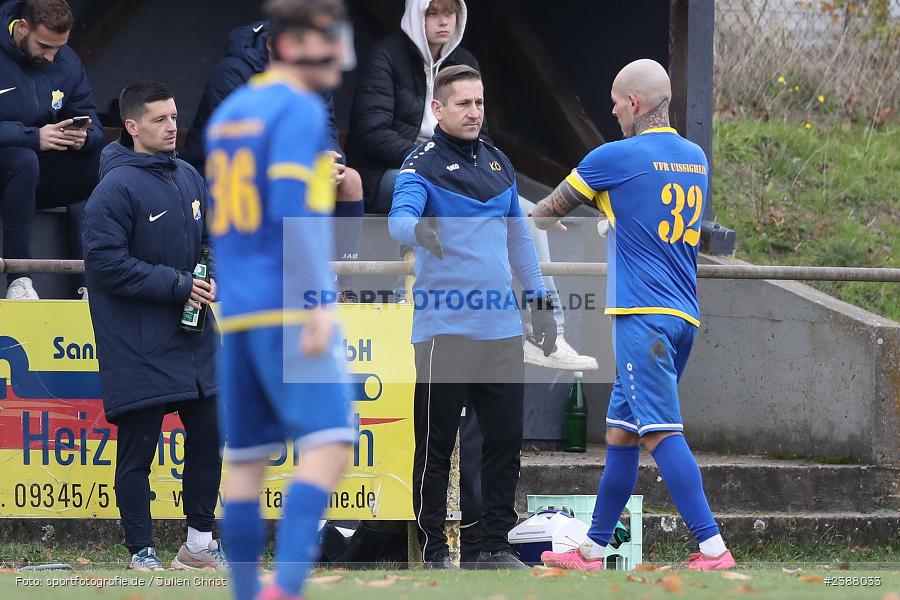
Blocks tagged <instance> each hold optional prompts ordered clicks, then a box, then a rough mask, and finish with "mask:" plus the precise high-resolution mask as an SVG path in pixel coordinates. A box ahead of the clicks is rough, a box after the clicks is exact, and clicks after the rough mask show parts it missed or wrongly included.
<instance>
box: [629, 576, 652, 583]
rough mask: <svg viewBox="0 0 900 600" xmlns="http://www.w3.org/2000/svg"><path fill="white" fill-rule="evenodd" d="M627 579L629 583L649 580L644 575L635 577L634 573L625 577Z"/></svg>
mask: <svg viewBox="0 0 900 600" xmlns="http://www.w3.org/2000/svg"><path fill="white" fill-rule="evenodd" d="M625 581H627V582H628V583H647V580H646V579H644V578H643V577H635V576H634V575H629V576H628V577H626V578H625Z"/></svg>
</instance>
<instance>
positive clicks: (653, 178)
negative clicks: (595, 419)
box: [532, 59, 735, 570]
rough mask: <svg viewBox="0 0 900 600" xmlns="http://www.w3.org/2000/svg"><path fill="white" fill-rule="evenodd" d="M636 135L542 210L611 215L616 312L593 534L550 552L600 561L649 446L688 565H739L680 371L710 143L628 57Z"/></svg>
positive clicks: (620, 83)
mask: <svg viewBox="0 0 900 600" xmlns="http://www.w3.org/2000/svg"><path fill="white" fill-rule="evenodd" d="M611 96H612V101H613V104H614V106H613V111H612V113H613V116H615V117H616V119H618V121H619V125H620V126H621V128H622V133H623V135H624V136H625V138H626V139H624V140H621V141H617V142H612V143H608V144H604V145H602V146H600V147H599V148H596V149H594V150H592V151H591V152H590V153H588V155H587V156H585V157H584V159H583V160H582V161H581V163H580V164H579V165H578V166H577V167H576V168H575V169H574V170H573V171H572V173H571V174H570V175H569V176H568V177H566V179H565V180H564V181H563V182H562V183H560V184H559V186H558V187H557V188H556V189H555V190H554V191H553V192H552V193H551V194H550V195H549V196H548V197H546V198H545V199H543V200H542V201H541V202H540V203H539V204H538V206H537V207H536V208H535V209H534V211H532V216H533V217H534V218H535V221H536V224H537V226H538V227H541V228H545V229H546V228H548V227H551V226H553V225H554V224H555V223H556V222H557V221H558V220H559V219H560V218H561V217H563V216H565V215H567V214H568V213H569V212H571V211H572V210H573V209H575V208H576V207H578V206H580V205H582V204H587V205H591V206H594V207H595V208H598V209H600V210H601V211H603V212H604V213H606V215H607V217H609V225H610V227H609V235H608V237H607V257H608V262H609V275H608V278H607V289H606V314H608V315H612V321H613V348H614V352H615V361H616V370H617V375H616V380H615V383H614V384H613V391H612V396H611V398H610V402H609V410H608V412H607V415H606V444H607V455H606V465H605V468H604V469H603V476H602V477H601V479H600V485H599V489H598V490H597V501H596V504H595V506H594V515H593V520H592V523H591V528H590V530H589V531H588V534H587V539H585V540H584V543H582V544H581V545H580V546H579V547H578V548H576V549H574V550H571V551H569V552H562V553H555V552H545V553H544V554H543V555H542V556H541V559H542V560H543V562H544V564H545V565H548V566H557V567H562V568H569V569H601V568H603V555H604V553H605V551H606V549H607V545H608V544H609V543H610V541H611V540H612V536H613V530H614V528H615V525H616V521H617V520H618V518H619V515H620V514H621V513H622V510H623V509H624V508H625V504H626V502H627V501H628V498H629V497H630V496H631V493H632V491H634V486H635V483H636V482H637V475H638V459H639V457H640V447H641V445H642V444H643V446H644V447H645V448H646V449H647V450H648V451H649V452H650V454H652V455H653V458H654V460H655V461H656V464H657V465H658V466H659V472H660V475H662V479H663V481H664V482H665V485H666V487H667V488H668V490H669V493H670V494H671V496H672V500H673V501H674V503H675V507H676V508H677V509H678V511H679V512H680V513H681V516H682V518H684V521H685V523H687V525H688V527H689V528H690V530H691V533H692V534H693V536H694V538H695V539H696V540H697V542H698V543H699V544H700V552H697V553H695V554H692V555H691V556H690V558H689V559H688V565H687V566H688V568H690V569H700V570H709V569H728V568H731V567H734V566H735V561H734V558H732V556H731V552H729V551H728V549H727V548H726V547H725V542H724V541H723V540H722V536H721V535H720V533H719V528H718V526H717V525H716V521H715V519H714V518H713V515H712V512H711V511H710V508H709V503H708V502H707V500H706V494H705V493H704V491H703V482H702V479H701V476H700V469H699V468H698V467H697V462H696V460H695V459H694V456H693V454H692V453H691V450H690V448H689V447H688V445H687V441H686V440H685V438H684V425H683V423H682V420H681V410H680V407H679V399H678V381H679V379H680V378H681V374H682V373H683V372H684V368H685V365H686V364H687V360H688V355H689V354H690V351H691V345H692V344H693V341H694V334H695V332H696V331H697V328H698V327H699V325H700V305H699V302H698V300H697V247H698V244H699V242H700V222H701V220H702V216H703V200H704V198H705V197H706V192H707V185H708V165H707V160H706V156H705V155H704V154H703V150H702V149H701V148H700V147H699V146H697V145H696V144H694V143H692V142H690V141H688V140H686V139H684V138H683V137H681V136H680V135H678V132H677V131H675V129H673V128H672V127H671V126H670V125H669V101H670V100H671V97H672V88H671V84H670V82H669V76H668V74H667V73H666V71H665V69H664V68H663V67H662V65H660V64H659V63H657V62H655V61H653V60H648V59H643V60H637V61H634V62H632V63H629V64H628V65H626V66H625V67H624V68H623V69H622V70H621V71H620V72H619V74H618V75H617V76H616V79H615V81H614V82H613V86H612V94H611Z"/></svg>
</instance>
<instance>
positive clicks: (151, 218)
mask: <svg viewBox="0 0 900 600" xmlns="http://www.w3.org/2000/svg"><path fill="white" fill-rule="evenodd" d="M167 212H169V211H168V209H167V210H164V211H162V212H161V213H159V214H158V215H150V222H151V223H152V222H153V221H155V220H157V219H158V218H160V217H161V216H163V215H164V214H166V213H167Z"/></svg>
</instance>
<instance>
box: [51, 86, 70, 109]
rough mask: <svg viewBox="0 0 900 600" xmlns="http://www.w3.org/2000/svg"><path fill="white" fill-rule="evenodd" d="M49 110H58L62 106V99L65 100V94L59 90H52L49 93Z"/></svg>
mask: <svg viewBox="0 0 900 600" xmlns="http://www.w3.org/2000/svg"><path fill="white" fill-rule="evenodd" d="M50 96H51V97H50V108H52V109H53V110H59V109H61V108H62V105H63V98H65V96H66V95H65V94H64V93H63V92H61V91H59V90H53V91H52V92H50Z"/></svg>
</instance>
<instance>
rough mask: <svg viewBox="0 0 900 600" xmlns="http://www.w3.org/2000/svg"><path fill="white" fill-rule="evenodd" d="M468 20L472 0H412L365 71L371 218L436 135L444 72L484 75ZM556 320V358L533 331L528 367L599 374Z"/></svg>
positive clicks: (360, 102) (358, 131)
mask: <svg viewBox="0 0 900 600" xmlns="http://www.w3.org/2000/svg"><path fill="white" fill-rule="evenodd" d="M467 20H468V10H467V8H466V3H465V0H406V10H405V11H404V13H403V18H402V19H401V21H400V29H401V31H400V32H397V33H394V34H391V35H389V36H387V37H386V38H384V39H382V40H380V41H379V42H377V43H376V44H375V45H374V46H373V48H372V50H371V52H370V54H369V58H368V61H367V62H366V63H365V64H364V65H363V66H362V68H361V69H360V72H359V82H358V84H357V87H356V96H355V98H354V103H353V110H352V113H351V118H350V130H349V132H348V137H347V154H348V156H349V164H352V165H353V166H354V168H356V169H357V170H358V171H359V174H360V175H361V177H362V180H363V190H364V192H365V198H366V201H365V202H366V206H365V208H366V212H368V213H377V214H387V213H388V211H390V208H391V198H392V196H393V193H394V183H395V182H396V179H397V175H398V173H399V172H400V167H401V165H402V164H403V160H404V159H405V158H406V156H407V155H408V154H409V153H410V152H412V151H413V150H414V149H415V148H416V146H418V145H419V144H420V143H422V142H424V141H427V140H429V139H431V136H432V135H433V134H434V127H435V125H436V124H437V120H436V119H435V117H434V115H433V114H432V112H431V100H432V98H433V90H434V78H435V77H436V76H437V73H438V71H440V70H441V69H443V68H445V67H449V66H452V65H459V64H465V65H469V66H470V67H473V68H474V69H475V70H480V69H479V67H478V61H477V60H476V59H475V57H474V56H473V55H472V53H471V52H469V51H468V50H466V49H465V48H463V47H462V46H460V42H461V41H462V38H463V34H464V33H465V30H466V22H467ZM480 137H481V138H482V139H483V140H485V141H487V142H488V143H490V142H491V139H490V134H489V132H488V127H487V125H485V126H483V127H482V130H481V135H480ZM519 204H520V206H521V208H522V212H523V214H527V213H528V212H529V211H530V210H531V209H532V208H533V206H531V203H530V202H529V201H528V200H526V199H524V198H521V197H520V199H519ZM529 225H531V221H529ZM529 231H530V232H531V237H532V239H534V244H535V248H536V249H537V253H538V259H539V260H540V261H541V262H550V247H549V244H548V241H547V233H546V232H544V231H538V230H537V229H536V228H534V227H530V229H529ZM544 284H545V285H546V286H547V289H549V290H550V293H551V295H553V296H554V297H558V294H557V291H556V285H555V283H554V281H553V278H552V277H545V278H544ZM557 305H559V302H557ZM554 318H555V319H556V324H557V338H556V348H555V349H554V351H553V352H552V353H551V354H550V356H544V353H543V351H542V350H541V348H540V346H539V345H538V344H535V343H534V341H533V338H532V336H531V332H530V331H527V332H526V338H525V339H526V341H525V362H526V363H530V364H534V365H538V366H542V367H547V368H551V369H565V370H571V371H590V370H594V369H597V361H596V359H594V358H593V357H591V356H586V355H580V354H578V352H577V351H576V350H575V349H574V348H572V346H570V345H569V344H568V342H567V341H566V339H565V337H563V330H564V324H565V317H564V315H563V312H562V309H561V308H559V307H557V308H556V310H555V312H554Z"/></svg>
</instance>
